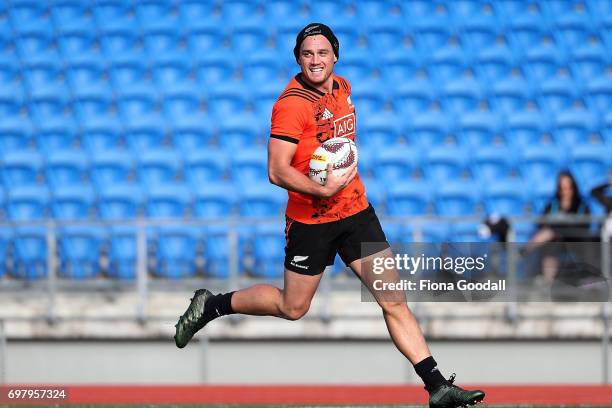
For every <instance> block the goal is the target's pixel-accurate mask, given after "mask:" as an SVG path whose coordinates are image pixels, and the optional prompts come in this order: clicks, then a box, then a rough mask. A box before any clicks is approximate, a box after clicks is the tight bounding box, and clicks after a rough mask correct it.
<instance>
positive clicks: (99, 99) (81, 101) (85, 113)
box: [72, 84, 113, 121]
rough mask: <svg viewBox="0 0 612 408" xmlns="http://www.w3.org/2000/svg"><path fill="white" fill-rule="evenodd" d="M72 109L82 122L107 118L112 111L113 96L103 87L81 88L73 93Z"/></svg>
mask: <svg viewBox="0 0 612 408" xmlns="http://www.w3.org/2000/svg"><path fill="white" fill-rule="evenodd" d="M98 85H101V84H98ZM94 86H95V85H94ZM72 107H73V111H74V112H75V113H76V114H77V116H78V118H79V119H81V120H83V121H90V120H92V119H94V118H97V117H100V116H108V115H110V114H111V113H112V109H113V95H112V93H111V90H110V89H109V88H105V87H103V86H98V87H96V88H93V87H92V88H81V89H79V91H77V92H73V98H72Z"/></svg>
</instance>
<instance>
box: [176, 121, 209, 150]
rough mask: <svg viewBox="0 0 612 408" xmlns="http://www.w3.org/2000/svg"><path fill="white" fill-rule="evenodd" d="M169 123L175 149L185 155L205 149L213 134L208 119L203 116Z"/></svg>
mask: <svg viewBox="0 0 612 408" xmlns="http://www.w3.org/2000/svg"><path fill="white" fill-rule="evenodd" d="M177 119H178V120H175V121H173V122H172V123H171V129H170V132H171V134H172V141H173V144H174V146H175V147H177V148H179V149H180V150H182V151H183V152H185V153H191V152H194V151H196V150H198V149H203V148H207V146H208V145H210V143H211V140H212V138H213V134H214V132H215V128H214V125H213V124H212V123H211V120H210V118H208V117H206V116H203V115H194V116H192V117H181V118H177Z"/></svg>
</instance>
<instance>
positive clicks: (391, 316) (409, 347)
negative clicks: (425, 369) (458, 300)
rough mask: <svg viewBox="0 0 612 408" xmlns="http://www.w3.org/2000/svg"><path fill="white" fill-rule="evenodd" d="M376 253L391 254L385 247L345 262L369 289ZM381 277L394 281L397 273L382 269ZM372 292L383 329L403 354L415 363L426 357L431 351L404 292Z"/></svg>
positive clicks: (383, 255)
mask: <svg viewBox="0 0 612 408" xmlns="http://www.w3.org/2000/svg"><path fill="white" fill-rule="evenodd" d="M376 257H385V258H386V257H393V254H392V253H391V250H390V249H386V250H384V251H382V252H379V253H377V254H374V255H371V256H369V257H367V258H363V259H358V260H356V261H353V262H351V264H350V265H349V266H350V267H351V269H352V270H353V272H354V273H355V274H356V275H357V276H358V277H359V279H360V280H361V281H362V282H363V284H364V285H365V286H366V287H368V288H369V289H370V288H372V285H371V281H372V276H373V274H372V270H373V268H372V262H373V259H374V258H376ZM377 278H378V276H377ZM383 280H384V281H385V282H395V281H398V280H399V277H398V276H397V271H396V270H395V269H390V270H387V271H385V275H383ZM372 294H373V295H374V298H375V299H376V301H377V302H378V304H379V305H380V307H381V308H382V312H383V317H384V319H385V323H386V324H387V329H388V330H389V334H390V335H391V339H392V340H393V343H394V344H395V346H396V347H397V348H398V350H399V351H400V352H401V353H402V354H403V355H404V356H406V358H407V359H408V360H410V362H411V363H412V364H416V363H418V362H419V361H422V360H424V359H425V358H427V357H429V356H430V355H431V353H430V352H429V347H427V343H426V342H425V338H424V337H423V333H422V332H421V328H420V327H419V323H418V322H417V320H416V318H415V317H414V315H413V314H412V312H411V311H410V309H409V308H408V305H407V304H406V295H405V294H404V292H403V291H393V292H382V291H381V292H378V291H372Z"/></svg>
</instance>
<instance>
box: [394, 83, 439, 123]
mask: <svg viewBox="0 0 612 408" xmlns="http://www.w3.org/2000/svg"><path fill="white" fill-rule="evenodd" d="M391 92H392V97H393V99H392V100H393V108H394V110H395V111H396V112H398V113H401V114H402V115H416V114H420V113H423V112H424V111H427V110H428V109H429V108H430V106H431V104H432V103H433V101H434V99H435V92H434V90H433V88H432V86H431V84H430V82H429V81H424V80H413V81H406V82H403V83H401V84H400V85H399V86H397V87H396V88H394V89H392V90H391Z"/></svg>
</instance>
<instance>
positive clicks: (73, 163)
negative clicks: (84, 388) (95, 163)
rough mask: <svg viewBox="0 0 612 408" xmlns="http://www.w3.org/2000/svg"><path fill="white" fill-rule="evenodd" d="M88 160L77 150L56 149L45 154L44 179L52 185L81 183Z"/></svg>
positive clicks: (84, 176) (83, 180) (84, 179)
mask: <svg viewBox="0 0 612 408" xmlns="http://www.w3.org/2000/svg"><path fill="white" fill-rule="evenodd" d="M88 167H89V161H88V160H87V156H86V155H84V154H83V152H82V151H79V150H67V149H66V150H56V151H53V152H50V153H49V154H48V155H47V166H46V181H47V183H49V184H50V185H51V186H53V187H59V186H65V185H71V184H82V183H84V182H85V181H86V175H87V169H88Z"/></svg>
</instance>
